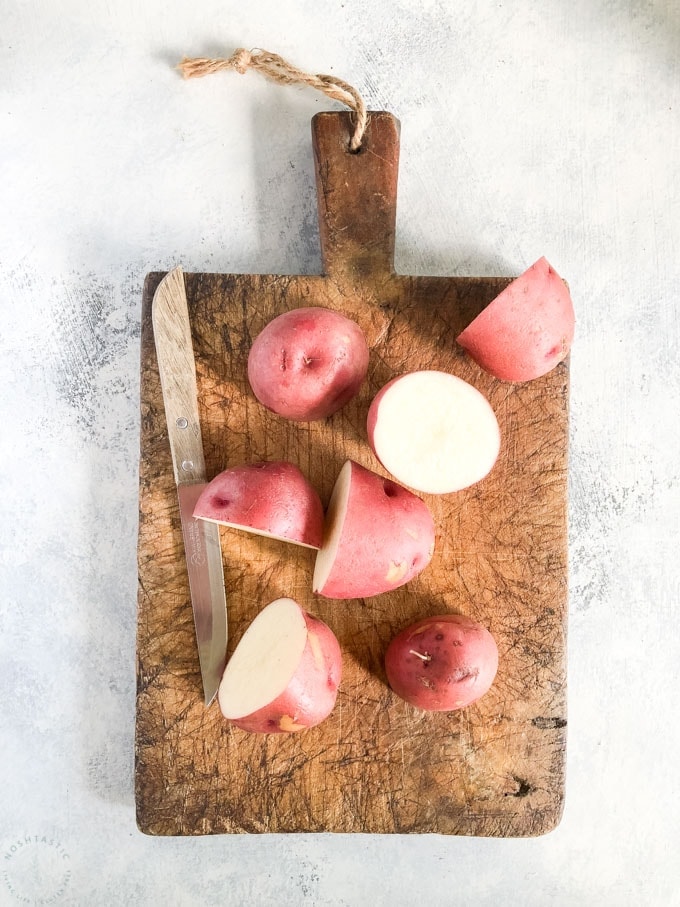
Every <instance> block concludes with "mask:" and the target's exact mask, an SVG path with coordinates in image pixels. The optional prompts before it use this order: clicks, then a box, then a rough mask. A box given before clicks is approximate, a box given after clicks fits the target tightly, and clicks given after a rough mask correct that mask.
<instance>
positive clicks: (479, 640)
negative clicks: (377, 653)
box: [385, 614, 498, 712]
mask: <svg viewBox="0 0 680 907" xmlns="http://www.w3.org/2000/svg"><path fill="white" fill-rule="evenodd" d="M497 669H498V648H497V646H496V642H495V640H494V638H493V636H492V635H491V633H489V631H488V630H487V629H486V627H483V626H482V625H481V624H479V623H477V621H475V620H472V619H471V618H469V617H463V616H461V615H459V614H442V615H439V616H437V617H426V618H424V619H423V620H419V621H417V622H416V623H414V624H412V625H411V626H410V627H407V628H406V629H405V630H402V631H401V633H399V634H398V635H397V636H395V637H394V639H393V640H392V641H391V643H390V644H389V646H388V647H387V651H386V653H385V671H386V673H387V680H388V683H389V685H390V686H391V687H392V689H393V690H394V692H395V693H396V694H397V696H400V697H401V698H402V699H404V700H406V702H410V703H411V705H414V706H416V707H417V708H420V709H425V710H426V711H431V712H448V711H454V710H455V709H462V708H465V707H466V706H468V705H471V704H472V703H473V702H475V701H476V700H477V699H479V698H480V697H481V696H483V695H484V694H485V693H486V692H487V690H488V689H489V687H490V686H491V684H492V683H493V681H494V678H495V676H496V671H497Z"/></svg>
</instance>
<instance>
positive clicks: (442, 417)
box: [367, 371, 501, 494]
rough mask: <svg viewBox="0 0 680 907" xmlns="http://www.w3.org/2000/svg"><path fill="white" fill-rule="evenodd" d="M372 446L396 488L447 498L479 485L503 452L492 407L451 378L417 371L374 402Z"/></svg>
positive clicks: (370, 427) (370, 413) (399, 379)
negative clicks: (397, 486)
mask: <svg viewBox="0 0 680 907" xmlns="http://www.w3.org/2000/svg"><path fill="white" fill-rule="evenodd" d="M367 430H368V440H369V443H370V445H371V448H372V450H373V452H374V454H375V455H376V457H377V458H378V459H379V460H380V462H381V463H382V465H383V466H384V467H385V469H386V470H387V471H388V472H390V473H391V474H392V475H393V476H394V478H395V479H396V480H397V481H398V482H402V483H403V484H404V485H408V486H409V488H414V489H415V490H416V491H422V492H425V493H428V494H448V493H450V492H453V491H460V490H461V489H462V488H467V487H468V486H469V485H473V484H474V483H475V482H479V481H480V480H481V479H483V478H484V477H485V476H486V475H488V473H489V472H490V471H491V469H492V467H493V465H494V463H495V462H496V459H497V457H498V453H499V450H500V443H501V436H500V430H499V428H498V421H497V420H496V416H495V414H494V411H493V409H492V408H491V405H490V404H489V401H488V400H487V399H486V397H484V396H483V394H481V393H480V392H479V391H478V390H477V389H476V388H474V387H472V385H471V384H467V383H466V382H465V381H463V380H462V379H461V378H457V377H456V376H455V375H450V374H448V373H447V372H439V371H419V372H410V373H408V374H406V375H400V376H399V377H397V378H393V379H392V381H390V382H388V383H387V384H386V385H385V386H384V387H383V388H382V389H381V390H380V391H379V392H378V394H376V396H375V397H374V399H373V402H372V403H371V405H370V407H369V410H368V420H367Z"/></svg>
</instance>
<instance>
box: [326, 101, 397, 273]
mask: <svg viewBox="0 0 680 907" xmlns="http://www.w3.org/2000/svg"><path fill="white" fill-rule="evenodd" d="M351 117H352V114H351V113H349V112H348V111H343V112H337V113H335V112H333V113H330V112H325V113H318V114H316V116H315V117H314V118H313V119H312V146H313V149H314V161H315V166H316V188H317V199H318V208H319V233H320V237H321V257H322V260H323V266H324V272H325V273H326V274H327V275H328V276H329V277H333V278H335V279H336V280H339V281H341V282H347V281H349V282H351V283H356V282H357V279H361V278H362V277H363V276H368V275H369V274H370V275H371V277H372V278H373V279H374V278H375V275H376V274H381V273H384V274H385V275H390V274H393V273H394V235H395V224H396V214H397V177H398V171H399V120H397V119H396V118H395V117H394V116H392V114H391V113H387V112H386V111H377V112H371V113H370V114H369V117H368V125H367V127H366V132H365V133H364V138H363V140H362V145H361V148H360V150H359V151H358V152H356V153H352V152H351V151H350V150H349V141H350V136H351V135H352V119H351Z"/></svg>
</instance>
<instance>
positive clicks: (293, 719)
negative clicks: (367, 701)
mask: <svg viewBox="0 0 680 907" xmlns="http://www.w3.org/2000/svg"><path fill="white" fill-rule="evenodd" d="M341 675H342V654H341V652H340V645H339V643H338V640H337V639H336V637H335V635H334V633H333V631H332V630H331V629H330V627H329V626H328V625H327V624H325V623H324V622H323V621H321V620H319V619H318V618H316V617H313V616H312V615H311V614H308V613H307V612H306V611H304V610H303V609H302V608H301V607H300V605H299V604H298V603H297V602H295V601H293V599H291V598H279V599H277V600H276V601H273V602H271V604H269V605H267V606H266V607H265V608H263V609H262V611H260V613H259V614H258V615H257V617H256V618H255V619H254V620H253V622H252V623H251V624H250V626H249V627H248V629H247V630H246V632H245V633H244V634H243V636H242V637H241V639H240V640H239V643H238V645H237V646H236V649H235V650H234V654H233V655H232V656H231V658H230V659H229V661H228V662H227V666H226V668H225V670H224V674H223V675H222V681H221V683H220V687H219V690H218V694H217V697H218V702H219V705H220V709H221V711H222V714H223V715H224V717H225V718H228V719H229V721H231V723H232V724H234V725H236V727H239V728H241V729H242V730H244V731H252V732H254V733H262V734H281V733H292V732H294V731H302V730H305V728H310V727H313V726H314V725H316V724H319V723H320V722H321V721H323V720H324V719H325V718H327V717H328V715H330V713H331V712H332V710H333V707H334V705H335V700H336V698H337V695H338V686H339V684H340V678H341Z"/></svg>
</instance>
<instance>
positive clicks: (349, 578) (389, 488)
mask: <svg viewBox="0 0 680 907" xmlns="http://www.w3.org/2000/svg"><path fill="white" fill-rule="evenodd" d="M434 539H435V530H434V521H433V519H432V515H431V514H430V511H429V510H428V508H427V506H426V504H425V503H424V502H423V501H421V500H420V498H418V497H416V495H414V494H413V493H412V492H411V491H409V490H408V489H406V488H402V487H401V486H400V485H397V484H396V483H395V482H392V481H391V480H390V479H386V478H384V477H383V476H379V475H377V474H376V473H374V472H371V471H370V470H368V469H365V468H364V467H363V466H359V464H358V463H354V462H353V461H352V460H348V461H347V462H346V463H345V465H344V466H343V467H342V469H341V470H340V474H339V475H338V478H337V480H336V483H335V486H334V488H333V492H332V494H331V499H330V502H329V505H328V510H327V513H326V526H325V530H324V539H323V544H322V546H321V550H320V551H319V553H318V554H317V556H316V564H315V566H314V579H313V589H314V592H317V593H319V594H320V595H323V596H325V597H326V598H367V597H368V596H371V595H380V594H381V593H383V592H389V591H391V590H392V589H396V588H398V587H399V586H403V585H404V584H405V583H407V582H408V581H409V580H411V579H413V577H414V576H417V575H418V574H419V573H420V572H421V571H422V570H424V569H425V567H426V566H427V565H428V564H429V563H430V560H431V559H432V554H433V552H434Z"/></svg>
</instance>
